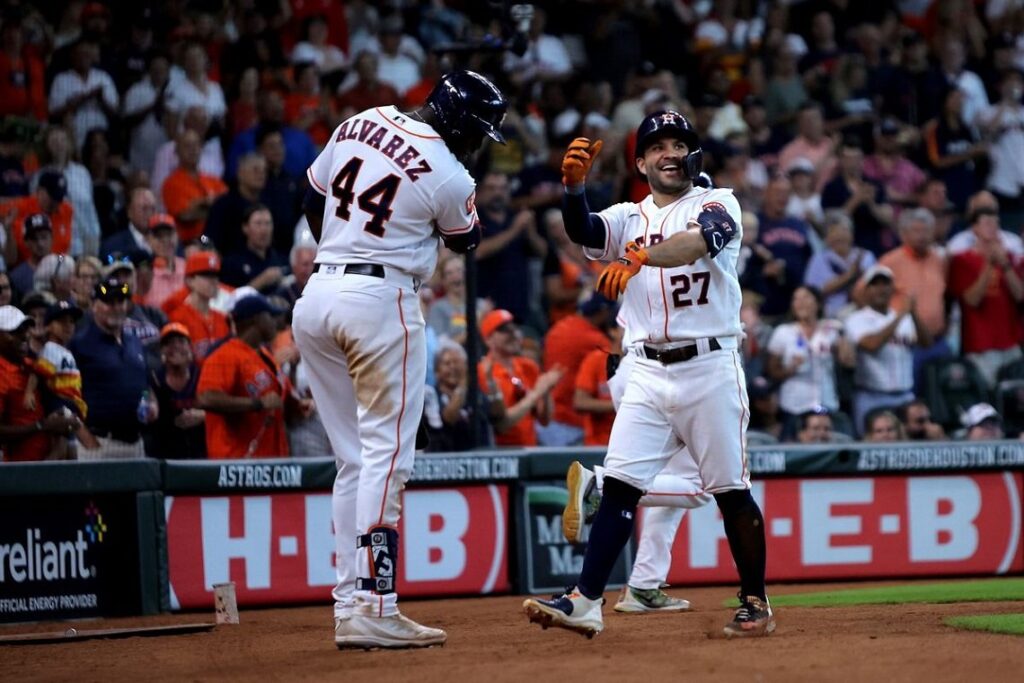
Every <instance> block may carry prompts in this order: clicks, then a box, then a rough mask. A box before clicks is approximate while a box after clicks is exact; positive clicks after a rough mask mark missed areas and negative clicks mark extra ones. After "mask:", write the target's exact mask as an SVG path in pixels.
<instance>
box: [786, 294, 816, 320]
mask: <svg viewBox="0 0 1024 683" xmlns="http://www.w3.org/2000/svg"><path fill="white" fill-rule="evenodd" d="M791 307H792V309H793V317H794V318H796V319H797V320H801V321H810V320H817V319H818V315H819V312H820V306H819V305H818V299H817V297H815V296H814V294H813V293H811V290H809V289H807V288H806V287H797V288H796V290H795V291H794V292H793V300H792V302H791Z"/></svg>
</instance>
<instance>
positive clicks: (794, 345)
mask: <svg viewBox="0 0 1024 683" xmlns="http://www.w3.org/2000/svg"><path fill="white" fill-rule="evenodd" d="M842 335H843V324H842V323H841V322H839V321H838V320H822V321H820V322H819V323H818V325H817V326H816V327H815V328H814V333H813V334H812V335H811V338H810V339H805V338H804V335H803V332H802V331H801V330H800V325H798V324H797V323H784V324H782V325H779V326H778V327H776V328H775V330H774V331H773V332H772V336H771V338H770V339H769V340H768V351H769V352H770V353H773V354H775V355H776V356H778V357H779V358H781V359H782V364H783V365H784V366H785V367H787V368H789V367H792V366H793V365H794V364H796V363H797V362H798V359H799V361H800V367H799V368H798V369H797V371H796V374H795V375H792V376H791V377H789V378H787V379H786V380H785V381H784V382H783V383H782V386H780V387H779V407H780V408H782V409H783V410H784V411H786V412H787V413H791V414H793V415H799V414H800V413H803V412H806V411H808V410H811V409H813V408H815V407H817V406H824V407H825V408H828V409H829V410H839V395H838V394H837V392H836V380H835V374H836V373H835V367H836V366H835V358H834V356H833V353H834V351H835V348H836V345H837V344H839V341H840V339H842Z"/></svg>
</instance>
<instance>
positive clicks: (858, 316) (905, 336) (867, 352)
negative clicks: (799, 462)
mask: <svg viewBox="0 0 1024 683" xmlns="http://www.w3.org/2000/svg"><path fill="white" fill-rule="evenodd" d="M862 280H863V283H864V302H865V305H864V306H863V307H862V308H860V309H859V310H857V311H855V312H854V313H852V314H850V317H849V318H847V319H846V334H847V336H848V337H849V339H850V341H851V342H852V343H853V344H854V345H855V346H856V348H857V369H856V371H855V373H854V385H855V386H856V389H855V391H854V395H853V413H854V426H855V427H856V429H857V433H858V434H861V433H863V432H864V416H865V415H867V414H868V412H869V411H871V410H873V409H875V408H896V407H898V406H901V405H903V404H905V403H908V402H909V401H912V400H913V399H914V392H913V389H914V358H913V353H912V351H911V347H912V346H929V345H931V343H932V339H931V333H930V332H929V331H928V328H927V327H926V326H925V325H924V324H922V322H921V319H920V317H919V316H918V314H917V302H916V300H915V299H914V297H913V296H908V297H906V298H905V299H904V300H903V301H901V302H900V307H899V308H898V309H896V308H893V307H892V295H893V274H892V271H891V270H889V269H888V268H886V267H885V266H882V265H874V266H872V267H871V268H869V269H868V270H867V272H866V273H864V277H863V278H862Z"/></svg>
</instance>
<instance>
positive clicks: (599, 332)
mask: <svg viewBox="0 0 1024 683" xmlns="http://www.w3.org/2000/svg"><path fill="white" fill-rule="evenodd" d="M614 323H615V302H614V301H612V300H611V299H607V298H605V297H604V296H602V295H600V294H598V293H597V292H594V293H593V294H591V295H590V298H589V299H587V300H586V301H584V302H583V303H582V304H580V306H579V312H578V313H573V314H572V315H568V316H566V317H564V318H562V319H561V320H559V321H558V322H557V323H555V325H554V326H553V327H552V328H551V329H550V330H548V333H547V336H546V337H545V338H544V367H546V368H549V369H550V368H555V367H563V368H565V374H564V375H562V378H561V380H560V381H559V382H558V384H557V385H556V386H555V389H554V391H552V392H551V397H552V399H553V400H554V414H553V415H552V420H551V422H549V423H548V424H547V425H545V426H543V427H541V428H539V429H538V430H537V436H538V438H539V439H540V444H541V445H542V446H578V445H579V444H581V443H583V415H581V414H579V413H577V412H576V409H575V408H574V407H573V399H574V396H575V393H576V373H577V371H578V370H579V369H580V364H582V363H583V359H584V357H586V356H587V354H589V353H590V352H591V351H593V350H594V349H601V350H603V351H605V352H607V351H608V334H607V332H606V329H607V328H608V327H609V326H611V325H613V324H614Z"/></svg>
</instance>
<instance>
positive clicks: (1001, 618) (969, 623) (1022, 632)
mask: <svg viewBox="0 0 1024 683" xmlns="http://www.w3.org/2000/svg"><path fill="white" fill-rule="evenodd" d="M946 623H947V624H948V625H950V626H955V627H956V628H965V629H968V630H971V631H989V632H990V633H1006V634H1009V635H1012V636H1024V614H982V615H979V616H976V617H950V618H949V619H946Z"/></svg>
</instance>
